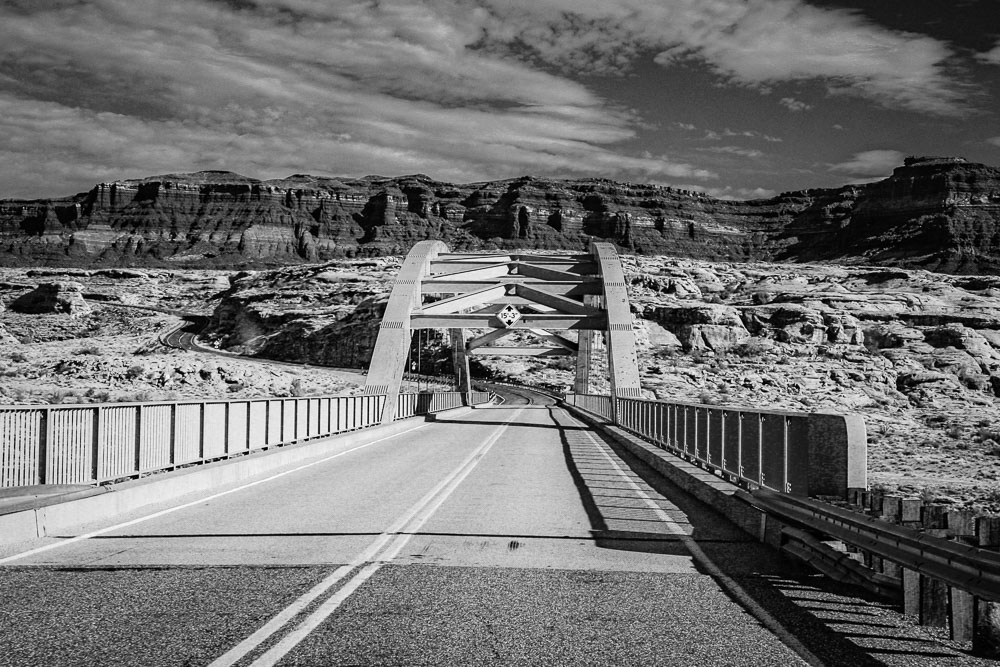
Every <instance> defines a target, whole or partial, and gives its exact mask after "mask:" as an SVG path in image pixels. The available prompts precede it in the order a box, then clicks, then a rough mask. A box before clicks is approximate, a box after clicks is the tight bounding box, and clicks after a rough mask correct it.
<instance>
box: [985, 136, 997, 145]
mask: <svg viewBox="0 0 1000 667" xmlns="http://www.w3.org/2000/svg"><path fill="white" fill-rule="evenodd" d="M986 143H988V144H992V145H994V146H997V147H1000V137H990V138H989V139H987V140H986Z"/></svg>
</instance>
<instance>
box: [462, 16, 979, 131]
mask: <svg viewBox="0 0 1000 667" xmlns="http://www.w3.org/2000/svg"><path fill="white" fill-rule="evenodd" d="M481 2H482V6H488V7H489V8H490V14H491V17H492V18H493V19H494V21H493V22H489V23H487V24H484V35H485V37H484V40H483V42H484V44H485V45H486V46H487V47H495V46H496V45H497V44H508V45H513V46H516V47H517V49H519V50H528V51H529V52H530V53H532V54H533V55H535V56H536V57H538V58H540V59H542V60H544V61H546V62H548V63H550V64H553V65H556V66H559V67H564V68H567V69H575V70H578V71H621V70H624V69H627V67H628V65H629V63H631V62H632V61H633V60H634V58H635V56H636V55H637V54H638V53H641V52H643V51H645V50H656V51H659V54H658V55H657V56H656V61H657V62H658V63H660V64H661V65H663V66H665V67H670V66H673V65H675V64H677V63H680V62H683V61H687V60H696V61H700V62H704V63H706V64H707V65H708V66H709V67H710V68H711V69H713V70H714V71H715V72H716V73H718V74H719V75H720V76H722V77H725V78H726V79H729V80H731V81H733V82H735V83H738V84H741V85H750V86H757V87H759V88H761V89H762V90H767V89H768V87H769V86H771V85H773V84H775V83H779V82H790V81H804V80H820V81H825V82H826V83H827V85H828V88H829V90H830V92H831V93H836V94H852V95H857V96H860V97H864V98H868V99H870V100H874V101H876V102H878V103H880V104H883V105H885V106H889V107H893V108H900V109H909V110H913V111H919V112H922V113H929V114H941V115H956V114H961V113H963V112H965V111H966V103H965V101H964V95H965V91H964V89H963V86H961V85H959V84H958V83H956V80H955V77H954V76H953V74H952V73H951V72H950V71H949V70H948V68H947V61H948V59H949V58H950V57H951V56H952V55H953V52H952V51H951V49H950V48H949V47H948V45H947V44H945V43H944V42H941V41H939V40H936V39H933V38H931V37H928V36H926V35H919V34H914V33H908V32H900V31H895V30H890V29H887V28H885V27H882V26H879V25H877V24H875V23H872V22H870V21H868V20H866V19H865V18H863V17H862V16H860V15H859V14H857V13H854V12H850V11H846V10H839V9H825V8H820V7H815V6H813V5H810V4H808V3H806V2H804V1H803V0H713V1H712V2H704V1H702V0H675V1H673V2H669V3H665V2H662V0H618V1H617V2H605V1H598V0H584V1H581V0H481Z"/></svg>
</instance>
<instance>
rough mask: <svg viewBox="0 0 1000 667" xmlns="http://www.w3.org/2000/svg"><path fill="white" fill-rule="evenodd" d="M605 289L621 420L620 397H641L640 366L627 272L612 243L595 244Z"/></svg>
mask: <svg viewBox="0 0 1000 667" xmlns="http://www.w3.org/2000/svg"><path fill="white" fill-rule="evenodd" d="M590 249H591V253H592V254H593V256H594V259H595V260H597V264H598V267H599V269H600V272H601V282H602V284H603V286H604V308H605V309H606V310H607V313H608V330H607V334H606V335H605V339H606V341H607V347H608V376H609V379H610V381H611V392H610V393H611V414H612V419H613V420H614V421H617V420H618V401H617V400H616V399H617V398H640V397H641V396H642V390H641V385H640V383H639V364H638V362H637V360H636V354H635V332H634V331H633V330H632V309H631V308H630V307H629V302H628V290H627V287H626V285H625V271H624V270H623V269H622V264H621V259H619V257H618V251H617V250H615V247H614V246H613V245H611V244H610V243H596V242H594V243H592V244H591V246H590Z"/></svg>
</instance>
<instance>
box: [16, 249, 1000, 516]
mask: <svg viewBox="0 0 1000 667" xmlns="http://www.w3.org/2000/svg"><path fill="white" fill-rule="evenodd" d="M399 263H400V258H398V257H382V258H375V259H369V260H338V261H332V262H326V263H322V264H310V265H299V266H294V267H288V268H283V269H275V270H268V271H244V272H227V271H208V270H201V271H175V270H161V269H142V270H139V269H130V270H81V269H14V268H5V269H0V301H2V303H3V304H4V307H3V308H2V309H0V350H2V351H0V404H13V405H22V404H56V403H82V402H102V401H156V400H178V399H187V398H217V397H228V398H237V397H247V396H262V395H277V396H291V395H319V394H349V393H357V392H359V391H360V388H361V385H362V384H363V382H364V377H363V375H361V374H360V372H358V370H357V369H359V368H360V367H362V366H364V365H365V364H366V363H367V358H368V356H369V355H370V350H371V346H372V344H373V343H374V337H375V335H376V333H377V324H378V321H379V317H380V314H381V311H380V305H382V304H383V303H384V300H385V298H386V297H387V295H388V292H389V289H390V287H391V284H392V279H393V277H394V276H395V273H396V270H397V269H398V267H399ZM623 263H624V265H625V269H626V273H627V278H628V280H629V283H630V297H631V301H632V309H633V313H634V315H635V328H636V332H637V336H638V344H639V359H640V369H641V371H642V376H643V379H642V381H643V386H644V388H645V389H646V390H647V392H648V395H649V397H651V398H653V397H655V398H658V399H661V400H670V401H682V402H691V403H703V404H717V405H733V406H746V407H750V406H752V407H761V406H767V407H773V408H776V409H785V410H797V411H816V410H820V411H840V412H855V413H858V414H861V415H863V416H864V418H865V421H866V423H867V427H868V436H869V461H868V463H869V478H870V481H871V484H872V485H873V486H875V487H881V488H885V489H891V490H899V491H901V492H903V493H904V494H907V495H911V496H920V497H922V498H924V499H926V500H935V501H937V502H941V503H947V504H952V505H954V506H955V507H966V508H972V509H976V510H979V511H982V512H985V513H1000V398H998V394H1000V302H998V300H997V297H998V296H1000V279H997V278H993V277H975V276H952V275H944V274H937V273H931V272H926V271H921V270H903V269H886V268H872V267H850V268H844V267H840V266H835V265H822V264H813V265H810V264H795V265H790V264H769V263H731V262H727V263H716V262H707V261H700V260H693V259H673V258H665V257H638V256H624V257H623ZM44 283H60V284H61V285H63V286H64V289H63V290H62V291H63V294H64V295H69V296H68V297H67V298H68V300H69V301H72V302H73V303H75V304H76V305H75V306H70V307H67V308H66V310H69V311H71V312H64V313H41V314H35V313H26V312H19V310H24V309H23V308H21V307H20V306H19V305H18V303H20V304H23V303H24V300H23V298H24V297H25V295H27V294H30V293H31V292H32V290H33V289H34V288H35V287H36V286H37V285H39V284H44ZM67 285H68V287H66V286H67ZM19 299H20V300H21V301H19ZM181 314H189V315H200V316H203V317H206V318H208V319H207V322H208V324H207V327H206V328H205V330H204V331H202V332H201V334H200V340H202V341H203V342H204V343H205V344H207V345H211V346H213V347H215V348H217V349H218V350H219V352H220V353H218V354H213V353H206V352H192V351H186V350H180V349H176V348H171V347H168V346H166V345H164V344H163V342H162V340H161V337H162V335H163V334H164V333H166V332H169V331H171V330H174V329H176V328H177V327H179V326H181V325H183V324H184V322H185V320H184V319H183V318H182V317H181ZM416 356H419V357H420V363H421V366H422V368H423V370H424V371H425V372H442V371H446V369H447V341H446V340H444V339H443V338H442V334H431V335H427V336H425V337H424V338H423V339H422V340H421V350H420V352H419V354H416V355H415V357H416ZM269 360H271V361H269ZM275 361H279V362H292V363H274V362H275ZM305 364H307V365H305ZM571 368H572V365H571V363H569V358H556V359H530V360H524V359H517V358H502V357H497V358H485V359H483V360H482V361H481V362H480V363H476V364H474V370H473V373H474V375H478V376H479V377H482V378H484V379H485V378H493V379H499V380H504V379H506V380H516V379H518V378H524V377H531V378H533V381H534V382H535V383H538V384H540V385H542V386H545V387H547V388H549V389H554V390H557V391H562V390H565V389H567V387H568V386H569V385H570V383H571V381H572V375H571ZM349 369H355V370H353V371H352V370H349ZM598 375H600V373H598ZM603 388H604V387H602V386H600V385H598V386H597V387H596V390H598V391H600V390H601V389H603Z"/></svg>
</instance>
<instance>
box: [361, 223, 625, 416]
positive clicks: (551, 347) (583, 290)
mask: <svg viewBox="0 0 1000 667" xmlns="http://www.w3.org/2000/svg"><path fill="white" fill-rule="evenodd" d="M420 329H448V330H449V331H450V333H451V341H452V346H453V350H452V359H453V362H454V367H455V376H456V378H457V383H458V388H459V390H460V391H462V392H465V393H466V394H467V393H468V392H470V391H471V390H472V386H471V379H470V377H469V357H470V356H474V355H491V356H493V355H514V356H546V357H547V356H575V357H576V364H575V368H576V376H575V381H574V391H575V393H578V394H586V393H589V389H590V384H591V373H592V361H593V359H594V355H595V353H596V352H597V349H598V346H597V345H595V340H594V335H595V332H602V333H603V334H604V341H605V343H606V345H605V346H604V347H605V350H606V352H607V361H608V375H609V378H608V379H609V381H610V386H611V394H612V396H620V397H638V396H639V395H640V387H639V368H638V364H637V362H636V353H635V334H634V332H633V329H632V314H631V311H630V308H629V302H628V294H627V291H626V284H625V273H624V270H623V269H622V265H621V260H620V258H619V257H618V252H617V251H616V250H615V247H614V246H613V245H611V244H610V243H597V242H594V243H592V244H591V247H590V252H589V253H577V254H566V255H543V254H526V253H518V252H512V253H490V254H486V253H451V252H449V251H448V247H447V246H446V245H445V244H444V243H442V242H441V241H421V242H419V243H417V244H416V245H414V246H413V248H412V249H411V250H410V253H409V254H408V255H407V256H406V259H405V260H404V261H403V266H402V267H401V268H400V270H399V274H398V276H397V278H396V281H395V283H394V284H393V287H392V291H391V293H390V295H389V302H388V304H387V306H386V310H385V315H384V317H383V318H382V324H381V327H380V328H379V333H378V338H377V339H376V341H375V349H374V350H373V352H372V361H371V364H370V366H369V370H368V379H367V382H366V384H365V393H366V394H369V395H371V394H384V395H386V401H385V405H384V408H383V413H382V421H383V422H389V421H392V419H393V416H394V413H395V408H396V397H397V396H398V395H399V389H400V385H401V384H402V381H403V375H404V373H405V371H406V368H405V365H406V359H407V352H408V350H409V349H410V340H411V337H412V335H413V332H414V331H417V330H420ZM470 329H474V330H477V331H479V330H485V331H486V332H485V333H477V335H476V336H475V337H473V338H471V339H469V338H468V331H469V330H470ZM566 331H575V332H577V334H578V335H577V337H576V340H573V339H572V338H570V337H567V336H566V335H564V333H559V332H566ZM515 332H526V333H528V334H530V335H531V336H532V337H534V338H535V339H536V340H537V341H539V342H541V343H542V344H541V345H532V346H526V345H494V344H493V343H496V342H497V341H498V340H500V339H502V338H505V337H507V336H509V335H511V334H513V333H515Z"/></svg>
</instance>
